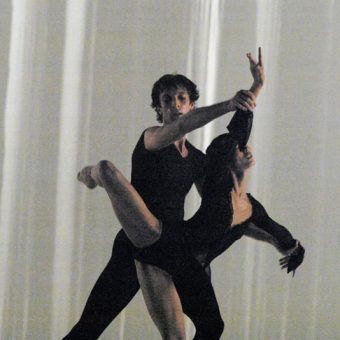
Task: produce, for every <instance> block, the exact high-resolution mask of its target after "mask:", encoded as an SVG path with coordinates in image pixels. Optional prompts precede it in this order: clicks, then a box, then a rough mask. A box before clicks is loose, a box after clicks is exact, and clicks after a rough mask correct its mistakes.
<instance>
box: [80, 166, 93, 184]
mask: <svg viewBox="0 0 340 340" xmlns="http://www.w3.org/2000/svg"><path fill="white" fill-rule="evenodd" d="M92 168H93V166H86V167H85V168H83V169H82V170H80V172H79V173H78V176H77V179H78V181H79V182H82V183H84V184H85V185H86V186H87V187H88V188H89V189H94V188H95V187H96V186H97V183H96V182H95V181H94V179H93V178H92V177H91V169H92Z"/></svg>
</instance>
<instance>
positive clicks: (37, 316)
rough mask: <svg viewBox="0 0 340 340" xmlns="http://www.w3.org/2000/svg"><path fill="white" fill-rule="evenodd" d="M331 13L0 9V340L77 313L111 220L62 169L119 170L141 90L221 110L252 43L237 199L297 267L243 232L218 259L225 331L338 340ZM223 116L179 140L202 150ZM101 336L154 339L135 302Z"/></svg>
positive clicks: (132, 137)
mask: <svg viewBox="0 0 340 340" xmlns="http://www.w3.org/2000/svg"><path fill="white" fill-rule="evenodd" d="M339 15H340V3H338V2H336V1H331V0H326V1H321V0H314V1H307V0H301V1H280V0H258V1H237V0H224V1H223V0H212V1H208V0H191V1H180V0H171V1H156V0H147V1H137V0H124V1H123V0H115V1H114V0H112V1H93V0H91V1H90V0H81V1H80V0H68V1H52V0H45V1H38V0H13V1H9V0H3V1H1V2H0V23H1V24H0V27H1V30H0V38H1V40H0V51H1V53H0V77H1V81H0V105H1V112H2V114H1V116H0V129H1V134H0V155H1V157H0V176H1V182H0V189H1V196H0V338H1V339H32V340H34V339H60V338H62V336H64V335H65V334H66V333H67V332H68V331H69V330H70V328H71V327H72V326H73V325H74V323H75V322H76V321H77V320H78V318H79V317H80V314H81V311H82V309H83V307H84V304H85V301H86V298H87V296H88V294H89V292H90V290H91V288H92V287H93V285H94V283H95V281H96V279H97V277H98V276H99V274H100V272H101V270H102V269H103V268H104V266H105V264H106V262H107V261H108V259H109V257H110V252H111V247H112V242H113V239H114V236H115V235H116V233H117V231H118V230H119V229H120V227H119V224H118V222H117V220H116V219H115V217H114V215H113V213H112V211H111V207H110V204H109V202H108V200H107V198H106V196H105V194H104V193H103V192H102V191H101V190H93V191H89V190H86V189H85V188H84V187H82V186H81V185H80V184H79V183H78V182H77V180H76V174H77V171H79V169H80V168H81V167H82V166H84V165H86V164H93V163H94V162H96V161H98V160H100V159H112V160H113V161H114V162H115V163H116V164H117V166H118V167H119V168H120V169H121V170H122V171H123V172H124V173H125V174H126V175H127V176H128V177H129V173H130V170H131V163H130V157H131V152H132V150H133V147H134V145H135V143H136V142H137V140H138V138H139V136H140V134H141V132H142V131H143V130H144V129H145V128H146V127H148V126H151V125H154V124H155V123H156V122H155V113H154V112H153V111H152V110H151V108H150V106H149V105H150V101H151V99H150V93H151V87H152V85H153V83H154V82H155V81H156V80H157V79H158V78H159V77H160V76H161V75H163V74H165V73H172V72H178V73H183V74H186V75H188V76H189V77H190V78H191V79H192V80H193V81H195V82H196V83H197V84H198V86H199V89H200V92H201V98H200V100H199V105H206V104H211V103H213V102H216V101H222V100H224V99H227V98H230V97H231V96H232V95H234V93H235V92H236V91H237V90H239V89H241V88H248V87H249V86H250V83H251V77H250V73H249V70H248V68H249V67H248V61H247V59H246V57H245V54H246V52H248V51H250V52H252V53H253V55H256V54H257V47H258V46H262V50H263V57H264V62H265V67H266V74H267V81H266V85H265V88H264V89H263V91H262V93H261V96H260V98H259V100H258V105H257V109H256V112H255V121H254V129H253V133H252V138H251V141H252V144H253V145H254V154H255V157H256V160H257V165H256V167H255V168H254V171H253V175H252V182H251V192H252V193H253V195H254V196H255V197H256V198H257V199H258V200H259V201H261V202H262V203H263V205H264V206H265V207H266V208H267V210H268V212H269V213H270V215H271V216H272V217H273V218H274V219H275V220H277V221H278V222H280V223H281V224H283V225H285V226H287V227H288V228H289V229H290V231H291V232H292V233H293V235H294V236H295V237H296V238H298V239H300V240H301V242H302V243H303V245H304V246H305V248H306V258H305V262H304V263H303V265H302V266H301V268H299V270H298V271H297V273H296V276H295V277H294V278H292V277H288V276H287V275H286V274H285V273H284V272H282V271H281V270H280V268H279V265H278V259H279V258H280V255H279V254H278V253H277V252H276V250H275V249H273V248H272V247H270V246H269V245H266V244H262V243H259V242H255V241H253V240H249V239H245V238H244V239H242V240H241V241H239V242H237V243H236V244H235V245H233V246H232V247H231V248H230V249H229V250H228V251H227V252H226V253H225V254H223V255H222V256H221V257H219V258H218V259H217V260H216V261H215V262H214V263H213V284H214V287H215V289H216V294H217V298H218V301H219V304H220V308H221V314H222V316H223V318H224V320H225V330H224V333H223V336H222V338H223V339H292V340H293V339H308V340H309V339H338V338H340V326H339V322H338V315H339V313H340V294H339V286H340V272H339V264H338V258H339V257H340V247H339V246H338V239H339V238H340V229H339V225H340V204H339V198H338V197H339V195H340V178H339V175H338V168H339V166H340V139H339V137H338V136H339V133H338V128H339V127H340V113H339V109H338V108H339V106H340V95H339V94H338V86H339V83H340V61H339V58H338V55H339V54H340V45H339V43H338V42H339V41H340V21H339V20H338V17H339ZM229 119H230V115H229V116H226V117H222V118H219V119H218V120H217V121H215V122H212V123H210V124H209V125H208V126H206V127H205V128H203V129H201V130H199V131H196V132H194V133H192V134H191V135H189V139H190V140H191V141H192V142H193V143H194V144H195V145H196V146H197V147H199V148H201V149H204V148H205V147H206V146H207V145H208V144H209V141H210V140H211V139H212V138H213V137H214V136H216V135H217V134H219V133H222V132H224V131H225V126H226V125H227V123H228V121H229ZM198 204H199V199H198V197H197V195H196V194H195V193H194V192H191V193H190V195H189V196H188V199H187V202H186V213H187V216H190V215H191V214H192V213H193V212H194V211H195V209H196V207H197V205H198ZM187 326H188V327H187V334H188V337H189V338H190V336H192V334H193V333H194V328H193V326H192V324H191V323H190V322H189V321H188V322H187ZM101 338H102V339H119V340H126V339H160V336H159V334H158V331H157V330H156V328H155V326H154V325H153V324H152V322H151V319H150V317H149V316H148V315H147V313H146V308H145V306H144V302H143V299H142V297H141V294H140V293H139V294H138V295H137V296H136V297H135V298H134V300H133V301H132V302H131V303H130V305H129V306H128V307H127V308H126V309H125V310H124V311H123V312H122V313H121V315H120V316H119V317H118V318H117V319H116V320H115V321H114V322H113V323H112V324H111V325H110V326H109V327H108V328H107V330H106V331H105V332H104V333H103V335H102V337H101Z"/></svg>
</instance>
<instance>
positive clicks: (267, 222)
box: [245, 198, 305, 274]
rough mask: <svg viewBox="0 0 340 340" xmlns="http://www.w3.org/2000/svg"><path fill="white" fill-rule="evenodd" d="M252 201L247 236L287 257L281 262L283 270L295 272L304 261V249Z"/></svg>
mask: <svg viewBox="0 0 340 340" xmlns="http://www.w3.org/2000/svg"><path fill="white" fill-rule="evenodd" d="M251 201H252V205H253V218H252V220H251V223H250V224H249V226H248V228H247V230H246V231H245V235H246V236H249V237H252V238H254V239H256V240H260V241H265V242H268V243H270V244H272V245H273V246H274V247H275V248H276V249H277V250H278V251H279V252H280V253H282V254H284V255H286V256H285V257H284V258H282V259H281V260H280V264H281V267H282V269H285V268H287V272H288V273H289V272H290V271H293V272H294V271H295V269H296V268H297V267H298V266H299V265H300V264H301V263H302V261H303V258H304V253H305V250H304V248H303V247H302V246H301V244H300V242H299V241H298V240H296V239H294V238H293V236H292V234H291V233H290V232H289V231H288V229H286V228H285V227H284V226H282V225H280V224H279V223H277V222H275V221H274V220H273V219H271V218H270V217H269V215H268V214H267V212H266V210H265V209H264V207H263V206H262V205H261V204H260V203H259V202H258V201H256V200H255V199H254V198H252V199H251ZM293 274H294V273H293Z"/></svg>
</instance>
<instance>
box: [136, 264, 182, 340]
mask: <svg viewBox="0 0 340 340" xmlns="http://www.w3.org/2000/svg"><path fill="white" fill-rule="evenodd" d="M136 268H137V274H138V279H139V283H140V286H141V289H142V292H143V297H144V301H145V304H146V306H147V308H148V311H149V314H150V316H151V318H152V320H153V321H154V323H155V325H156V326H157V328H158V330H159V331H160V333H161V335H162V339H163V340H183V339H185V324H184V315H183V310H182V305H181V301H180V299H179V297H178V294H177V291H176V287H175V285H174V283H173V281H172V278H171V276H170V275H169V274H168V273H167V272H165V271H163V270H162V269H160V268H158V267H155V266H151V265H148V264H145V263H141V262H138V261H136Z"/></svg>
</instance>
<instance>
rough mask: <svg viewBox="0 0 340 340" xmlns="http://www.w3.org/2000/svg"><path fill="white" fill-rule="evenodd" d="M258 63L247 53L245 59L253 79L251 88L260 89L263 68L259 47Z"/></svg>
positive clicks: (263, 76)
mask: <svg viewBox="0 0 340 340" xmlns="http://www.w3.org/2000/svg"><path fill="white" fill-rule="evenodd" d="M258 54H259V56H258V61H257V60H256V59H254V58H253V57H252V55H251V53H247V57H248V60H249V64H250V72H251V74H252V76H253V78H254V84H253V87H262V86H263V84H264V80H265V74H264V67H263V62H262V53H261V47H259V52H258Z"/></svg>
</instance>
